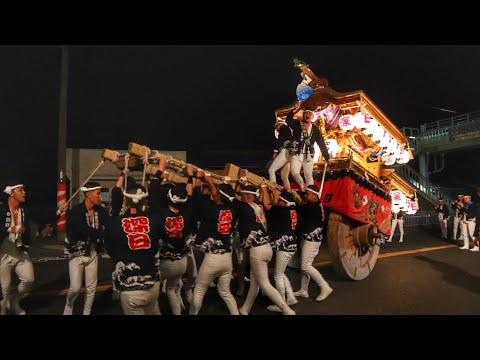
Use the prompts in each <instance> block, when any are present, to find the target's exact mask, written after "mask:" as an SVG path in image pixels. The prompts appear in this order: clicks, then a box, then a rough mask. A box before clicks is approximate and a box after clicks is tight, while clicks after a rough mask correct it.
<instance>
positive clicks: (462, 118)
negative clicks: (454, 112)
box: [420, 111, 480, 136]
mask: <svg viewBox="0 0 480 360" xmlns="http://www.w3.org/2000/svg"><path fill="white" fill-rule="evenodd" d="M477 120H480V111H475V112H471V113H468V114H463V115H458V116H453V117H451V118H447V119H442V120H439V121H434V122H431V123H428V124H423V125H421V126H420V136H424V135H426V134H427V133H428V132H430V131H432V133H434V132H435V130H439V129H442V128H447V127H450V126H454V125H460V124H463V123H468V122H471V121H477Z"/></svg>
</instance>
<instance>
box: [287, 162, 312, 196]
mask: <svg viewBox="0 0 480 360" xmlns="http://www.w3.org/2000/svg"><path fill="white" fill-rule="evenodd" d="M313 165H314V164H313V155H312V154H309V155H308V156H306V155H305V154H304V153H300V154H299V155H292V159H291V160H290V167H291V172H292V177H293V180H295V182H296V183H297V184H298V185H300V187H301V188H302V190H305V183H304V182H303V179H302V176H301V175H300V170H301V169H302V166H303V176H305V182H306V185H307V186H308V185H313Z"/></svg>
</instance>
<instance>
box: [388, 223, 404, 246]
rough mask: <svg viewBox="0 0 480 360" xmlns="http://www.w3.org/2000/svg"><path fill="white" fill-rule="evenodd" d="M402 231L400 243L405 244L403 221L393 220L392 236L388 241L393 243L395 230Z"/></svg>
mask: <svg viewBox="0 0 480 360" xmlns="http://www.w3.org/2000/svg"><path fill="white" fill-rule="evenodd" d="M397 224H398V228H399V229H400V240H398V241H399V242H403V219H393V220H392V232H391V234H390V238H389V239H388V240H389V241H392V238H393V233H394V232H395V228H396V227H397Z"/></svg>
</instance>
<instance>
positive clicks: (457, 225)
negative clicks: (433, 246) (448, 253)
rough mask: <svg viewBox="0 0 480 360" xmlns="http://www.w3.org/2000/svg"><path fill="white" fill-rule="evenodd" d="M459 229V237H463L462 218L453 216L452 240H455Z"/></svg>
mask: <svg viewBox="0 0 480 360" xmlns="http://www.w3.org/2000/svg"><path fill="white" fill-rule="evenodd" d="M458 229H460V237H461V238H460V239H459V240H462V239H463V234H462V218H461V217H458V216H454V217H453V240H457V231H458Z"/></svg>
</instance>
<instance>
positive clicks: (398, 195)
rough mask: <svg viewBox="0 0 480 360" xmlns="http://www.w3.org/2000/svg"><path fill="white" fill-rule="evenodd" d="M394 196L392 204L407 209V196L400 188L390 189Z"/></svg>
mask: <svg viewBox="0 0 480 360" xmlns="http://www.w3.org/2000/svg"><path fill="white" fill-rule="evenodd" d="M390 196H391V197H392V205H395V206H398V207H399V208H400V210H403V209H406V207H407V197H406V196H405V195H404V194H403V193H402V192H401V191H400V190H392V191H390Z"/></svg>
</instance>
